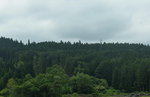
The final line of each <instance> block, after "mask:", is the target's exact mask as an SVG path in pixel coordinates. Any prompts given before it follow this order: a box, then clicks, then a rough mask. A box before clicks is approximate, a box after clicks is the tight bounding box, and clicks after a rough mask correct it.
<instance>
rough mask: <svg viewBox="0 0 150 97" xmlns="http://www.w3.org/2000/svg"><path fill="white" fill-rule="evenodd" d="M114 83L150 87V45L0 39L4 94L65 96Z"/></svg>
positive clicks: (114, 85) (0, 77)
mask: <svg viewBox="0 0 150 97" xmlns="http://www.w3.org/2000/svg"><path fill="white" fill-rule="evenodd" d="M54 87H55V88H54ZM109 87H112V88H114V89H117V90H120V91H123V92H134V91H150V46H148V45H143V44H130V43H105V42H104V43H92V44H90V43H82V42H81V41H79V42H74V43H71V42H63V41H60V42H54V41H50V42H40V43H36V42H31V43H30V41H29V42H28V43H27V44H24V43H22V42H21V41H17V40H13V39H10V38H5V37H1V38H0V90H1V91H0V95H2V96H4V97H8V95H11V97H61V95H63V94H69V93H81V94H91V93H95V92H96V93H97V92H104V91H106V89H108V88H109ZM16 95H20V96H16Z"/></svg>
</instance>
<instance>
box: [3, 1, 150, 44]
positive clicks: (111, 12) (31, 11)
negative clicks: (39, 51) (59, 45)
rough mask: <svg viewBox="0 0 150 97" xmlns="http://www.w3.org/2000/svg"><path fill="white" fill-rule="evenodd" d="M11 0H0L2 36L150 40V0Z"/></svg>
mask: <svg viewBox="0 0 150 97" xmlns="http://www.w3.org/2000/svg"><path fill="white" fill-rule="evenodd" d="M9 1H10V0H5V1H4V0H0V35H1V36H6V37H12V38H15V39H19V40H24V41H26V40H27V39H31V40H33V41H45V40H55V41H59V40H69V41H74V40H84V41H89V42H90V41H99V40H100V39H102V40H104V41H121V42H123V41H128V42H129V41H130V42H141V41H142V42H145V41H149V39H148V38H147V36H149V35H150V33H149V31H150V28H149V25H150V17H149V16H150V14H149V9H150V7H149V4H150V1H149V0H142V1H141V0H131V1H130V2H129V1H127V0H38V1H37V0H13V1H11V2H9ZM135 2H136V3H135Z"/></svg>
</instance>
